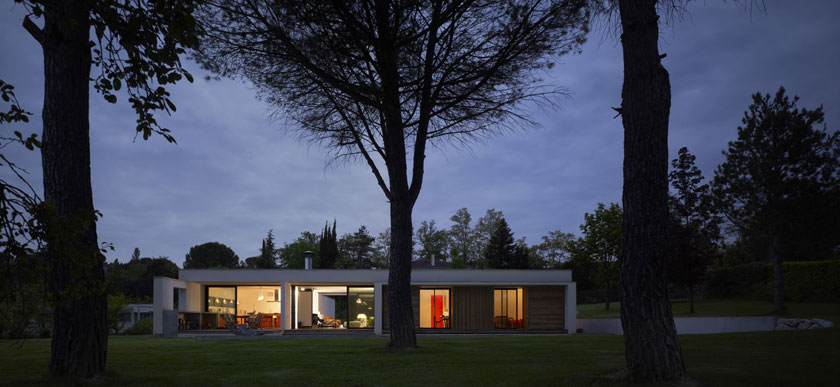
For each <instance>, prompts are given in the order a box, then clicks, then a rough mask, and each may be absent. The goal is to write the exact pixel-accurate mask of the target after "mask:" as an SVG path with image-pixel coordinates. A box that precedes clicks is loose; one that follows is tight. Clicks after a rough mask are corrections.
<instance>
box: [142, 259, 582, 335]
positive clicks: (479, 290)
mask: <svg viewBox="0 0 840 387" xmlns="http://www.w3.org/2000/svg"><path fill="white" fill-rule="evenodd" d="M411 299H412V307H413V310H414V322H415V325H416V328H417V331H418V333H447V332H452V333H461V332H481V333H490V332H496V333H517V332H521V333H527V332H556V333H573V332H574V331H575V324H576V318H575V313H576V312H575V310H576V309H575V308H576V304H575V299H576V288H575V283H574V282H573V281H572V273H571V271H568V270H459V269H414V270H412V273H411ZM176 311H177V312H176ZM175 313H177V316H178V319H177V320H178V329H179V330H190V329H219V328H223V327H224V324H225V323H224V319H223V316H224V315H226V314H227V315H230V316H235V317H236V319H237V320H239V321H246V320H249V319H250V320H249V321H253V319H254V318H255V316H259V318H260V319H261V321H260V322H259V323H260V324H259V325H260V326H261V327H262V328H267V329H277V330H283V331H291V330H321V329H360V330H367V331H370V332H372V333H375V334H377V335H381V334H387V332H388V326H389V325H388V324H389V319H388V271H387V270H283V269H277V270H248V269H237V270H224V269H222V270H219V269H201V270H180V271H179V273H178V278H177V279H174V278H166V277H155V279H154V317H153V318H154V333H155V334H162V333H164V317H163V316H164V314H167V315H168V316H173V315H174V314H175ZM166 321H167V324H172V322H170V321H172V317H168V318H167V319H166ZM170 329H171V328H170Z"/></svg>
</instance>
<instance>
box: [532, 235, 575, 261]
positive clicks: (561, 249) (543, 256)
mask: <svg viewBox="0 0 840 387" xmlns="http://www.w3.org/2000/svg"><path fill="white" fill-rule="evenodd" d="M574 240H575V234H572V233H565V232H562V231H560V230H554V231H549V232H548V235H543V236H542V242H541V243H540V244H537V245H534V246H532V248H531V249H532V250H533V254H534V255H535V258H537V261H536V262H538V267H544V268H556V267H558V266H559V265H560V264H561V263H563V262H565V261H567V260H568V259H569V258H570V257H571V251H570V250H569V243H571V242H572V241H574Z"/></svg>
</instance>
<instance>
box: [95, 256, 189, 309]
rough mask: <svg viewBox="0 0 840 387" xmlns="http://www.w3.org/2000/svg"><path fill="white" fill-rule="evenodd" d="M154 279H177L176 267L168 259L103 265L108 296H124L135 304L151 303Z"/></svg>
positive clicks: (116, 262) (139, 259)
mask: <svg viewBox="0 0 840 387" xmlns="http://www.w3.org/2000/svg"><path fill="white" fill-rule="evenodd" d="M154 277H169V278H178V265H176V264H175V263H174V262H172V261H171V260H169V258H168V257H158V258H148V257H145V258H138V259H131V260H130V261H128V262H127V263H120V261H119V260H115V261H114V262H113V263H108V264H106V265H105V289H106V293H107V294H109V295H117V294H124V295H125V296H127V297H128V298H129V299H130V300H132V301H136V302H151V301H152V297H153V295H154V289H153V285H154Z"/></svg>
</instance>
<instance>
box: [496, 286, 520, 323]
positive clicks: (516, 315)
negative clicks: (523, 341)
mask: <svg viewBox="0 0 840 387" xmlns="http://www.w3.org/2000/svg"><path fill="white" fill-rule="evenodd" d="M493 315H494V316H495V317H494V318H493V326H494V327H496V328H522V327H524V324H523V320H524V319H523V316H522V288H508V289H494V290H493Z"/></svg>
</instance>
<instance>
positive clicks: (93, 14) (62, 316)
mask: <svg viewBox="0 0 840 387" xmlns="http://www.w3.org/2000/svg"><path fill="white" fill-rule="evenodd" d="M15 2H16V3H21V4H23V6H24V7H25V8H26V9H27V11H28V12H29V15H27V16H26V17H25V18H24V22H23V27H24V29H26V31H27V32H29V34H30V35H32V37H33V38H34V39H35V41H36V42H38V44H39V45H40V47H41V49H42V52H43V57H44V69H43V74H44V108H43V111H42V120H43V135H42V138H43V143H42V147H41V159H42V165H43V183H44V184H43V185H44V201H45V202H47V205H46V206H45V207H44V209H43V212H42V214H41V215H42V216H43V217H44V220H45V221H44V223H43V224H44V229H45V231H46V234H45V239H46V244H47V247H46V250H45V257H46V260H47V264H48V265H49V270H48V273H49V279H48V281H47V282H48V284H49V289H50V292H49V294H50V295H51V296H52V297H53V301H54V303H53V314H54V316H53V320H54V325H53V327H54V328H53V334H52V345H51V347H50V349H51V355H50V363H49V368H50V374H51V375H53V376H56V377H78V378H92V377H94V376H96V375H101V374H103V373H104V372H105V359H106V352H107V343H108V336H107V307H108V305H107V298H106V296H105V293H104V288H105V287H104V282H105V272H104V262H105V257H104V256H103V255H102V254H101V251H100V248H101V246H100V245H99V242H98V237H97V233H96V221H97V219H98V213H97V212H96V210H95V209H94V205H93V193H92V189H91V177H90V133H89V132H90V131H89V126H90V124H89V103H90V95H89V94H90V89H91V86H92V87H93V89H95V90H96V91H98V92H99V93H101V94H102V96H103V97H104V98H105V100H106V101H108V102H111V103H115V102H116V101H117V96H116V94H115V93H116V92H118V91H120V90H121V89H122V85H123V82H124V83H125V88H124V89H122V90H124V91H125V92H127V93H128V96H129V99H128V102H129V103H130V104H131V106H132V108H133V109H134V111H135V113H136V115H137V127H136V130H137V132H138V133H142V135H143V138H144V139H146V138H148V137H149V136H150V135H151V134H152V133H159V134H161V135H163V136H164V137H165V138H166V139H167V140H169V141H174V138H173V137H172V136H171V135H170V134H169V130H168V129H166V128H162V127H161V126H160V125H159V124H158V123H157V121H156V120H155V118H154V112H155V111H159V110H163V111H166V112H171V111H174V110H175V105H174V104H173V103H172V101H171V100H170V99H169V92H168V91H166V89H165V87H166V86H167V85H169V84H172V83H175V82H177V81H179V80H180V79H182V78H187V79H188V80H192V77H191V76H190V74H189V73H188V72H187V71H186V70H184V68H183V67H182V66H181V62H180V54H183V53H184V48H185V47H194V46H196V45H197V39H196V34H197V32H198V31H197V29H196V23H195V20H194V19H193V10H194V1H191V0H178V1H163V0H137V1H122V2H113V1H102V0H66V1H46V0H15ZM31 17H36V18H39V17H43V21H44V24H43V25H44V26H43V27H42V28H41V27H38V25H37V24H36V23H35V22H33V21H32V20H31ZM92 38H93V41H92V40H91V39H92ZM94 66H96V67H98V68H99V70H100V72H99V74H93V75H92V74H91V68H92V67H94ZM91 81H92V82H91Z"/></svg>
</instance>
